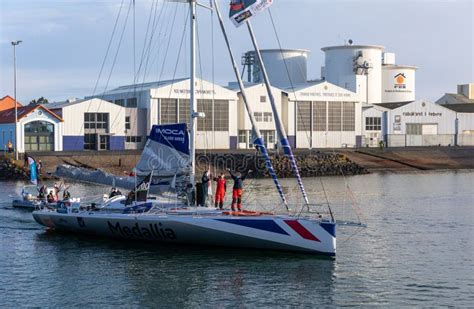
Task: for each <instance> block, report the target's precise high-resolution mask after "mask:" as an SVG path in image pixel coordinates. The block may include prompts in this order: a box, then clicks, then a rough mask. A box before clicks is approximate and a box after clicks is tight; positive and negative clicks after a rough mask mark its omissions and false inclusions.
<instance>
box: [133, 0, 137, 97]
mask: <svg viewBox="0 0 474 309" xmlns="http://www.w3.org/2000/svg"><path fill="white" fill-rule="evenodd" d="M135 26H136V25H135V0H133V85H134V87H133V90H134V91H133V93H134V95H135V92H136V89H135V84H136V80H137V68H136V66H137V65H136V60H137V59H136V57H137V56H136V44H135V39H136V37H135V36H136V33H135Z"/></svg>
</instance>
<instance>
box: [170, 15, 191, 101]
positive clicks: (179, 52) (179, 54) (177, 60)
mask: <svg viewBox="0 0 474 309" xmlns="http://www.w3.org/2000/svg"><path fill="white" fill-rule="evenodd" d="M190 10H191V9H190V8H188V14H186V16H187V17H186V20H185V26H184V29H183V34H182V36H181V42H180V44H179V49H178V55H177V57H176V64H175V66H174V72H173V78H172V79H171V81H172V83H171V87H170V91H169V94H168V99H170V98H171V92H172V91H173V86H174V81H175V78H176V71H177V70H178V64H179V59H180V56H181V49H182V47H183V41H184V37H185V34H186V24H187V23H188V18H189V15H190V14H191V13H190V12H191V11H190ZM190 104H191V102H190Z"/></svg>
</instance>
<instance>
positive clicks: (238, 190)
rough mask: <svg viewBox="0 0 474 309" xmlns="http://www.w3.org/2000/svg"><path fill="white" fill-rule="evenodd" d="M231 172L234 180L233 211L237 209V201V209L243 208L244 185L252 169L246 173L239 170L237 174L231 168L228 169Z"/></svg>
mask: <svg viewBox="0 0 474 309" xmlns="http://www.w3.org/2000/svg"><path fill="white" fill-rule="evenodd" d="M227 171H228V172H229V174H230V176H231V177H232V179H233V180H234V187H233V189H232V211H235V207H234V206H235V204H236V203H237V209H238V210H239V211H241V210H242V192H243V191H242V190H243V187H244V180H245V179H246V178H247V176H248V175H249V173H251V172H252V170H248V171H247V172H246V173H245V174H244V175H242V174H240V173H239V172H237V173H236V174H234V173H232V171H231V170H230V168H228V169H227Z"/></svg>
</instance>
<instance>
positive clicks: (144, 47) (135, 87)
mask: <svg viewBox="0 0 474 309" xmlns="http://www.w3.org/2000/svg"><path fill="white" fill-rule="evenodd" d="M133 2H135V0H133ZM154 3H155V2H154V1H153V2H152V8H151V11H150V16H149V18H148V21H149V22H150V21H151V16H152V14H153V13H154V15H153V17H154V20H155V18H156V10H157V9H158V2H156V3H157V4H156V6H155V5H154ZM153 9H154V11H153ZM152 27H153V25H152ZM148 32H149V23H148V26H147V34H146V35H145V39H144V45H143V50H142V56H141V60H140V66H139V69H138V70H139V71H140V70H141V68H142V67H143V61H144V59H145V53H146V52H145V50H146V45H147V44H146V43H147V41H148V40H150V41H151V40H152V36H151V35H150V38H149V39H148ZM147 39H148V40H147ZM139 71H138V72H137V75H136V76H135V80H134V84H133V85H132V88H133V90H129V91H127V92H126V93H125V95H124V94H122V95H124V98H128V97H129V96H130V94H131V93H132V92H133V94H134V97H135V98H136V99H137V114H136V116H137V117H138V98H137V96H136V93H137V84H136V81H137V79H138V77H139ZM143 82H144V81H143ZM143 88H144V83H142V84H141V85H140V89H139V90H138V91H139V92H141V91H142V90H143ZM124 107H128V106H124ZM119 116H121V115H120V114H119V115H117V116H116V117H115V118H114V121H113V123H112V126H113V125H114V124H115V123H116V121H117V119H118V117H119ZM130 116H132V115H130ZM137 117H135V118H137ZM135 118H133V117H131V122H130V128H134V127H135V124H136V121H137V119H135ZM132 119H133V120H132Z"/></svg>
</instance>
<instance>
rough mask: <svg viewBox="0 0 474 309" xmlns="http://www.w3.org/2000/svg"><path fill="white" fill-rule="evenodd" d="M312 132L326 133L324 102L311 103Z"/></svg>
mask: <svg viewBox="0 0 474 309" xmlns="http://www.w3.org/2000/svg"><path fill="white" fill-rule="evenodd" d="M313 130H314V131H318V132H325V131H326V102H313Z"/></svg>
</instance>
